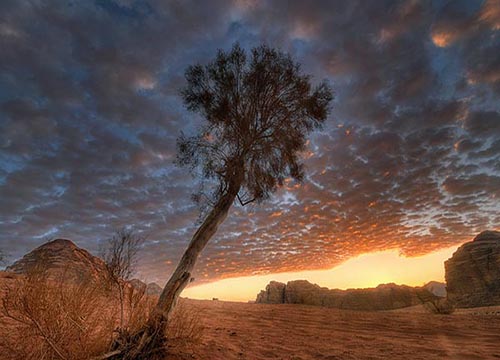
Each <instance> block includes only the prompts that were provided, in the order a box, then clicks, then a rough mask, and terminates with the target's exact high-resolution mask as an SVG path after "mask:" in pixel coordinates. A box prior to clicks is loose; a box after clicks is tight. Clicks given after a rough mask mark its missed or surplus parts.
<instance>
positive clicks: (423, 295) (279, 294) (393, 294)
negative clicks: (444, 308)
mask: <svg viewBox="0 0 500 360" xmlns="http://www.w3.org/2000/svg"><path fill="white" fill-rule="evenodd" d="M437 298H438V296H436V295H435V294H433V293H432V292H431V291H429V290H428V289H426V288H425V287H410V286H405V285H396V284H382V285H379V286H377V287H376V288H369V289H348V290H339V289H332V290H331V289H328V288H325V287H320V286H319V285H316V284H312V283H310V282H309V281H307V280H295V281H289V282H288V283H286V284H284V283H280V282H276V281H271V282H270V283H269V284H268V285H267V286H266V289H265V290H263V291H261V292H260V293H259V294H258V295H257V299H256V301H255V302H256V303H261V304H262V303H265V304H304V305H317V306H326V307H332V308H337V309H347V310H365V311H376V310H393V309H400V308H404V307H409V306H414V305H420V304H422V303H423V302H427V301H431V300H434V299H437Z"/></svg>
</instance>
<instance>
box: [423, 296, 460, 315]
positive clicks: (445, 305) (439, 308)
mask: <svg viewBox="0 0 500 360" xmlns="http://www.w3.org/2000/svg"><path fill="white" fill-rule="evenodd" d="M425 307H426V308H427V309H428V310H429V311H430V312H432V313H433V314H439V315H450V314H453V313H454V312H455V305H454V304H453V303H452V302H451V301H449V300H448V299H445V298H436V299H432V300H430V301H427V302H426V303H425Z"/></svg>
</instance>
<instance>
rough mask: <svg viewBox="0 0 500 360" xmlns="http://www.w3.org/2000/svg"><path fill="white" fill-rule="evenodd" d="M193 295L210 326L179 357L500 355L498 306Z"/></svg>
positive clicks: (295, 358)
mask: <svg viewBox="0 0 500 360" xmlns="http://www.w3.org/2000/svg"><path fill="white" fill-rule="evenodd" d="M188 301H189V303H190V304H192V306H195V307H197V308H200V309H201V310H202V312H201V319H200V320H201V321H202V322H203V323H204V325H205V331H204V334H203V338H202V341H201V343H200V344H199V345H197V346H196V347H195V348H192V349H190V350H189V351H185V350H184V351H182V352H179V353H178V355H177V356H173V357H172V359H180V358H193V359H204V360H205V359H207V360H208V359H214V360H225V359H228V360H229V359H289V360H292V359H293V360H302V359H330V360H333V359H467V360H473V359H499V358H500V311H499V309H498V308H494V309H490V310H488V309H486V310H484V309H481V310H479V311H475V310H467V311H459V312H457V313H455V314H453V315H435V314H430V313H425V312H423V311H419V309H413V308H409V309H408V310H407V311H404V310H403V311H401V310H400V311H397V312H396V311H392V312H359V311H346V310H337V309H328V308H321V307H312V306H303V305H287V304H286V305H265V304H245V303H233V302H222V301H197V300H188ZM486 311H490V312H491V311H493V312H497V314H494V313H493V314H486ZM478 312H479V314H478Z"/></svg>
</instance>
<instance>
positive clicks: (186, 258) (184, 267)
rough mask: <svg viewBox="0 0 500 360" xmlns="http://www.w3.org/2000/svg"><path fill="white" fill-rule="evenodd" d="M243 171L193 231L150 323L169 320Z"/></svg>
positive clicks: (234, 195) (233, 196)
mask: <svg viewBox="0 0 500 360" xmlns="http://www.w3.org/2000/svg"><path fill="white" fill-rule="evenodd" d="M242 179H243V175H242V174H237V175H235V177H234V178H233V179H232V181H231V183H230V184H229V186H228V189H227V191H226V192H225V193H224V194H223V195H222V196H221V197H220V199H219V200H218V201H217V203H216V204H215V206H214V207H213V209H212V210H211V211H210V213H209V214H208V215H207V217H206V218H205V220H204V221H203V223H202V225H201V226H200V227H199V228H198V230H197V231H196V233H195V234H194V235H193V238H192V239H191V242H190V243H189V246H188V247H187V249H186V251H185V252H184V255H183V256H182V258H181V260H180V261H179V264H178V265H177V268H176V269H175V271H174V273H173V275H172V276H171V277H170V280H169V281H168V282H167V284H166V285H165V287H164V289H163V291H162V293H161V295H160V299H159V300H158V303H157V305H156V308H155V312H154V314H153V316H152V319H151V320H152V324H150V325H153V326H154V327H158V326H159V325H160V324H164V323H166V322H167V321H168V318H169V316H170V313H171V312H172V310H173V308H174V306H175V304H176V302H177V299H178V297H179V295H180V294H181V292H182V290H184V288H185V287H186V285H187V284H188V283H189V282H190V280H191V273H192V271H193V268H194V266H195V264H196V260H197V259H198V256H199V255H200V253H201V252H202V250H203V249H204V248H205V246H206V245H207V243H208V241H209V240H210V239H211V238H212V236H213V235H214V234H215V233H216V232H217V229H218V227H219V225H220V224H221V223H222V222H223V221H224V220H225V218H226V217H227V214H228V212H229V209H230V208H231V205H232V204H233V202H234V200H235V199H236V196H237V195H238V192H239V190H240V187H241V183H242Z"/></svg>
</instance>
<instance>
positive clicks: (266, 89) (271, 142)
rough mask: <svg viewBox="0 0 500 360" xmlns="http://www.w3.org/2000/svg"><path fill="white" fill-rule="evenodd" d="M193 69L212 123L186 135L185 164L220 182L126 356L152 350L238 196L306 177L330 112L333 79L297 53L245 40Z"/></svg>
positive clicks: (195, 89)
mask: <svg viewBox="0 0 500 360" xmlns="http://www.w3.org/2000/svg"><path fill="white" fill-rule="evenodd" d="M185 77H186V81H187V85H186V87H185V88H184V89H183V90H182V91H181V95H182V99H183V101H184V104H185V105H186V107H187V109H188V110H190V111H192V112H194V113H198V114H200V115H202V116H203V117H204V118H205V120H206V124H205V125H204V126H203V127H202V128H201V129H200V132H199V133H198V134H197V135H195V136H190V137H189V136H185V135H184V134H182V135H181V136H180V138H179V139H178V143H177V151H178V154H177V164H178V165H180V166H186V167H189V168H190V169H191V170H192V171H194V172H196V171H197V170H201V176H202V177H203V178H204V179H208V180H209V183H212V184H214V187H213V190H212V192H211V196H210V211H209V212H208V213H207V215H206V217H205V218H204V220H203V222H202V223H201V225H200V227H199V228H198V230H197V231H196V232H195V234H194V235H193V237H192V239H191V242H190V243H189V245H188V247H187V249H186V251H185V252H184V255H183V256H182V258H181V260H180V261H179V264H178V266H177V268H176V269H175V271H174V273H173V275H172V276H171V278H170V280H169V281H168V282H167V284H166V285H165V288H164V289H163V292H162V294H161V296H160V299H159V301H158V304H157V306H156V310H155V312H154V314H152V315H151V318H150V321H149V328H148V329H145V330H144V333H143V334H141V336H139V337H137V336H136V339H139V338H140V340H134V341H137V342H138V345H137V346H136V347H135V349H134V350H133V351H130V352H129V353H128V355H127V356H125V357H124V358H130V359H145V358H151V357H150V355H149V354H150V351H152V349H153V348H154V347H155V346H156V345H158V342H159V341H161V339H160V338H161V337H162V336H163V330H162V329H163V328H164V325H165V324H166V323H167V321H168V318H169V315H170V313H171V311H172V309H173V307H174V305H175V303H176V300H177V298H178V297H179V295H180V293H181V292H182V290H183V289H184V288H185V287H186V285H187V284H188V283H189V281H190V279H191V274H192V271H193V268H194V266H195V264H196V260H197V259H198V256H199V255H200V253H201V251H202V250H203V248H204V247H205V246H206V244H207V243H208V241H209V240H210V238H211V237H212V236H213V235H214V234H215V233H216V231H217V228H218V227H219V225H220V224H221V223H222V222H223V221H224V219H225V218H226V216H227V214H228V211H229V209H230V208H231V206H232V204H233V203H234V202H235V201H238V202H239V204H240V205H242V206H244V205H246V204H249V203H251V202H254V201H257V202H258V201H262V200H265V199H267V198H268V197H269V196H270V195H271V194H272V193H273V192H274V191H276V189H277V188H278V187H280V186H282V185H283V183H284V181H285V179H287V178H289V177H291V178H293V179H296V180H298V181H301V180H302V179H303V176H304V172H303V165H302V163H301V158H300V152H301V151H303V150H305V147H306V140H307V135H308V134H309V133H310V132H311V131H312V130H313V129H315V128H318V127H320V126H321V125H322V124H323V122H324V121H325V120H326V118H327V116H328V113H329V104H330V101H331V100H332V98H333V95H332V91H331V89H330V87H329V86H328V85H327V83H325V82H322V83H320V84H319V85H317V86H316V87H313V86H312V85H311V78H310V76H308V75H305V74H303V72H302V69H301V67H300V65H299V64H297V63H296V62H295V61H294V60H293V59H292V58H291V56H290V55H288V54H285V53H283V52H281V51H279V50H276V49H272V48H269V47H267V46H259V47H257V48H254V49H253V50H252V51H251V53H250V54H248V55H247V53H246V52H245V51H244V50H243V49H242V48H240V46H239V45H235V46H233V48H232V49H231V50H230V51H229V52H224V51H222V50H220V51H219V52H218V53H217V56H216V58H215V60H214V61H213V62H211V63H209V64H208V65H205V66H204V65H194V66H190V67H188V68H187V70H186V73H185Z"/></svg>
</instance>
